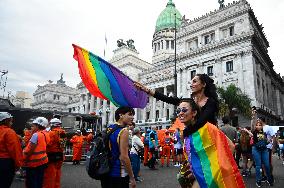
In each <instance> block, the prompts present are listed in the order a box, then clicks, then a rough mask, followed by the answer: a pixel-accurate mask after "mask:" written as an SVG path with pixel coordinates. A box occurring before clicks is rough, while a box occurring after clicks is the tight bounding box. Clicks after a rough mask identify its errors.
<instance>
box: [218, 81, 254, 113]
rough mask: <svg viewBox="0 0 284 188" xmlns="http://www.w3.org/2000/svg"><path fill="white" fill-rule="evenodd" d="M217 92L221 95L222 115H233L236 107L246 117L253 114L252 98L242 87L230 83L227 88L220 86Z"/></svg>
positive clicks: (220, 110)
mask: <svg viewBox="0 0 284 188" xmlns="http://www.w3.org/2000/svg"><path fill="white" fill-rule="evenodd" d="M217 92H218V94H219V97H220V105H219V115H220V116H224V115H229V116H230V117H233V116H234V113H235V112H234V110H235V109H237V110H238V112H239V113H241V114H242V115H244V116H246V117H249V116H250V115H251V99H250V98H249V97H248V96H247V95H246V94H245V93H243V92H242V91H241V89H240V88H238V87H236V86H235V85H234V84H230V85H229V86H228V87H227V88H226V89H224V88H223V87H218V88H217Z"/></svg>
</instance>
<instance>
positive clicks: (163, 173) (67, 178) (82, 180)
mask: <svg viewBox="0 0 284 188" xmlns="http://www.w3.org/2000/svg"><path fill="white" fill-rule="evenodd" d="M273 163H274V176H275V185H274V187H275V188H283V187H284V173H283V169H284V166H283V165H282V161H281V160H278V159H277V157H276V156H274V160H273ZM177 171H178V169H177V168H176V167H174V166H171V167H169V168H166V167H164V168H159V170H155V171H152V170H149V169H147V168H145V167H142V169H141V174H142V176H143V178H144V181H143V182H141V183H138V185H137V187H141V188H153V186H154V187H155V188H164V187H170V188H173V187H179V185H178V183H177V180H176V174H177ZM244 180H245V182H246V186H247V187H248V188H253V187H256V186H255V171H254V169H252V175H251V177H248V178H244ZM61 184H62V188H84V187H96V188H99V187H100V184H99V181H95V180H92V179H91V178H89V176H88V175H87V173H86V170H85V166H84V165H83V164H81V165H79V166H73V165H72V164H71V163H65V164H64V166H63V175H62V182H61ZM23 187H24V183H23V181H20V180H15V181H14V183H13V185H12V188H23ZM262 187H269V186H268V185H267V184H265V183H264V184H263V186H262Z"/></svg>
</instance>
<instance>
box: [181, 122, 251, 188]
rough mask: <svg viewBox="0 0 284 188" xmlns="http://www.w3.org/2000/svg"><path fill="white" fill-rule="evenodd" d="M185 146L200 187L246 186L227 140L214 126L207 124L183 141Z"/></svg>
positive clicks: (237, 187) (241, 187)
mask: <svg viewBox="0 0 284 188" xmlns="http://www.w3.org/2000/svg"><path fill="white" fill-rule="evenodd" d="M185 145H186V149H187V151H186V152H187V155H188V157H190V159H191V165H192V167H191V168H192V171H193V174H194V175H195V177H196V179H197V181H198V183H199V185H200V187H201V188H207V187H208V188H244V187H245V184H244V181H243V178H242V176H241V174H240V172H239V169H238V167H237V164H236V162H235V160H234V157H233V155H232V152H231V150H230V148H229V144H228V141H227V137H226V136H225V134H224V133H223V132H222V131H220V130H219V129H218V128H217V127H216V126H215V125H212V124H210V123H206V124H205V125H204V126H203V127H202V128H200V129H199V130H198V131H196V132H195V133H193V134H192V135H190V136H189V137H186V138H185ZM189 146H190V147H189ZM188 148H190V149H189V150H188Z"/></svg>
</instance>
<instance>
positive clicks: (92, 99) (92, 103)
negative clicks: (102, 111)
mask: <svg viewBox="0 0 284 188" xmlns="http://www.w3.org/2000/svg"><path fill="white" fill-rule="evenodd" d="M94 105H95V97H94V96H93V95H91V104H90V112H94Z"/></svg>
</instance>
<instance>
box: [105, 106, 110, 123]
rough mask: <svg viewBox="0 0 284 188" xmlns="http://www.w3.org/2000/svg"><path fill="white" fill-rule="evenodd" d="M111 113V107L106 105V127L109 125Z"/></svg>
mask: <svg viewBox="0 0 284 188" xmlns="http://www.w3.org/2000/svg"><path fill="white" fill-rule="evenodd" d="M109 113H110V108H109V106H107V107H106V127H107V126H108V116H109Z"/></svg>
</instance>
